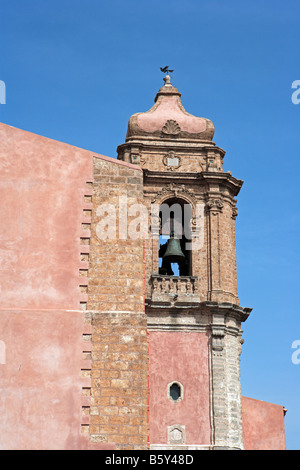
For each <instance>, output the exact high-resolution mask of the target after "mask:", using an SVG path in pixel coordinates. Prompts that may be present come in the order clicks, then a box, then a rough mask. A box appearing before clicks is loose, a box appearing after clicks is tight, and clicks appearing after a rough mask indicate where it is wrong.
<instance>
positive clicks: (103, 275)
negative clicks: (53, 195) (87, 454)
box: [87, 158, 148, 450]
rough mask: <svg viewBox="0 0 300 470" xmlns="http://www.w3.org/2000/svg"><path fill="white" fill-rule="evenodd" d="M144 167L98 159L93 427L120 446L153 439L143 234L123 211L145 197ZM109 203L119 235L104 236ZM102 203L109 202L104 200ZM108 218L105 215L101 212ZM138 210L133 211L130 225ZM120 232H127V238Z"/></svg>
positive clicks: (92, 275)
mask: <svg viewBox="0 0 300 470" xmlns="http://www.w3.org/2000/svg"><path fill="white" fill-rule="evenodd" d="M142 181H143V176H142V172H141V170H139V169H138V168H137V167H133V165H128V164H124V163H123V162H118V161H115V162H114V161H112V159H106V160H105V159H99V158H95V159H94V185H93V194H92V207H93V209H92V219H91V238H90V247H89V269H88V291H87V292H88V302H87V313H88V314H89V315H90V318H91V324H92V370H91V391H90V393H91V397H90V410H89V413H90V425H89V434H90V439H91V440H92V441H93V442H103V443H114V444H115V446H116V448H117V449H120V450H129V449H134V450H137V449H146V448H147V446H148V424H147V413H148V354H147V348H148V345H147V321H146V316H145V312H144V257H143V238H142V237H141V238H140V237H138V238H137V239H131V238H130V234H128V235H127V236H126V233H125V232H126V230H125V232H124V227H122V224H123V222H122V221H120V219H119V215H121V216H124V207H122V208H121V209H120V211H119V204H120V199H119V198H120V197H122V198H123V199H122V201H123V202H121V204H122V203H124V201H125V199H124V198H126V200H127V203H128V207H130V206H131V204H134V203H137V202H140V201H141V200H142ZM102 204H110V205H111V206H110V207H111V209H112V206H113V207H114V208H115V215H116V237H115V238H113V239H109V238H108V239H103V238H101V237H99V225H98V224H99V222H101V220H103V212H101V210H100V211H99V207H100V206H101V205H102ZM102 207H103V206H102ZM101 218H102V219H101ZM132 221H133V218H130V217H128V220H127V224H126V227H125V229H126V228H127V227H129V225H130V223H131V222H132ZM120 238H121V239H120Z"/></svg>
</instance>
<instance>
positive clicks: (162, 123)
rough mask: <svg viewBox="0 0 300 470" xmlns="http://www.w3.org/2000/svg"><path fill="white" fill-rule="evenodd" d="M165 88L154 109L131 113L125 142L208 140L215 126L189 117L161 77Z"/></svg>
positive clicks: (168, 83) (168, 78) (174, 89)
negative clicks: (136, 140) (138, 140)
mask: <svg viewBox="0 0 300 470" xmlns="http://www.w3.org/2000/svg"><path fill="white" fill-rule="evenodd" d="M164 82H165V84H164V86H163V87H161V88H160V90H159V92H158V93H157V95H156V97H155V104H154V106H153V107H152V108H151V109H150V110H149V111H146V112H144V113H136V114H133V115H132V116H131V117H130V119H129V123H128V130H127V135H126V142H129V141H131V140H133V139H136V138H138V139H142V140H157V139H159V140H160V139H166V140H168V139H171V140H179V141H186V140H188V141H195V140H196V141H201V142H207V141H211V140H212V138H213V136H214V130H215V129H214V125H213V123H212V122H211V121H210V120H209V119H205V118H201V117H196V116H193V115H191V114H189V113H188V112H187V111H186V110H185V109H184V107H183V105H182V102H181V93H180V92H179V91H178V90H177V88H175V87H174V86H173V85H172V84H171V81H170V75H169V74H167V75H166V76H165V77H164Z"/></svg>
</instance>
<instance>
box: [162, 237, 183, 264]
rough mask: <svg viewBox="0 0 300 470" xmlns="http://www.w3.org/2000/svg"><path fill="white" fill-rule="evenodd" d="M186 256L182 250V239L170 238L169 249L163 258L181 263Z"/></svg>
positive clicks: (170, 261)
mask: <svg viewBox="0 0 300 470" xmlns="http://www.w3.org/2000/svg"><path fill="white" fill-rule="evenodd" d="M184 259H185V256H184V254H183V252H182V250H181V246H180V240H179V239H178V238H173V237H172V238H170V239H169V240H168V242H167V249H166V252H165V254H164V255H163V260H164V261H167V262H169V263H181V262H182V261H183V260H184Z"/></svg>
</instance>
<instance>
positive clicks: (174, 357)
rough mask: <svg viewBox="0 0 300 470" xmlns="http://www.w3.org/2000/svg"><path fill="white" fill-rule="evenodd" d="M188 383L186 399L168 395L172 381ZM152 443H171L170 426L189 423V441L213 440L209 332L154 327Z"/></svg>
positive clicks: (151, 339) (151, 351) (151, 349)
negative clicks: (161, 329)
mask: <svg viewBox="0 0 300 470" xmlns="http://www.w3.org/2000/svg"><path fill="white" fill-rule="evenodd" d="M173 381H179V382H180V383H181V384H182V385H183V387H184V398H183V400H182V401H179V402H174V401H171V400H170V399H169V398H168V397H167V387H168V384H169V383H171V382H173ZM149 385H150V407H149V408H150V409H149V414H150V443H151V444H167V427H168V426H172V425H174V424H180V425H185V429H186V444H198V445H208V444H210V397H209V368H208V338H207V335H206V334H205V333H198V332H180V331H178V332H171V331H150V333H149Z"/></svg>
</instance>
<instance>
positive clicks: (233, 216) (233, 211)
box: [232, 207, 238, 220]
mask: <svg viewBox="0 0 300 470" xmlns="http://www.w3.org/2000/svg"><path fill="white" fill-rule="evenodd" d="M237 215H238V208H237V207H233V208H232V218H233V220H235V219H236V218H237Z"/></svg>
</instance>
